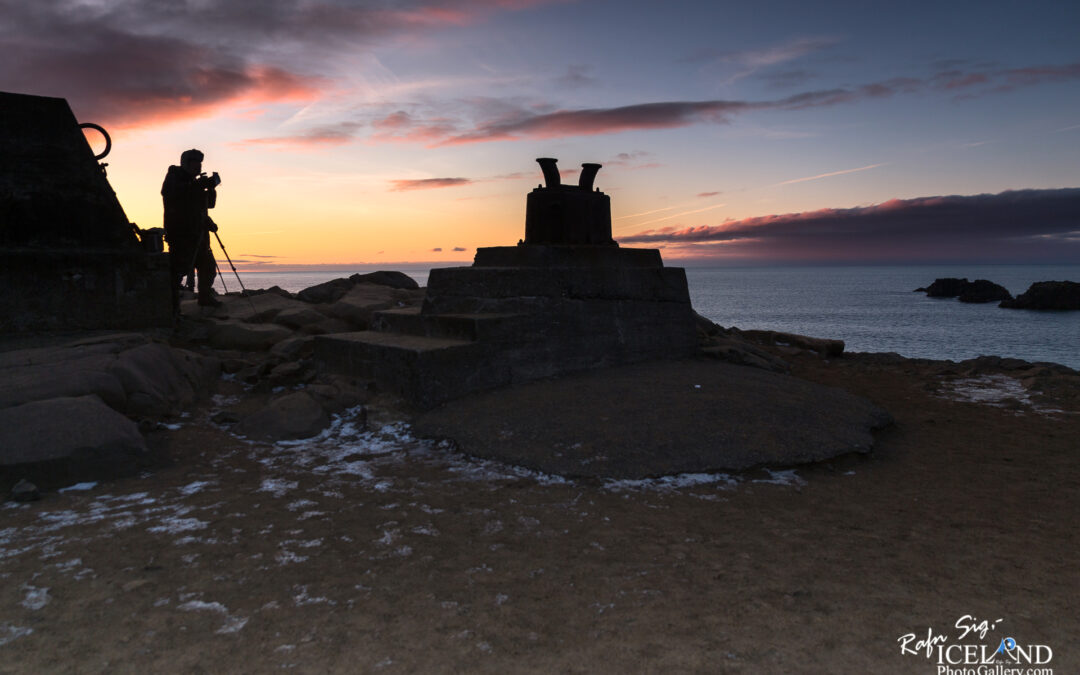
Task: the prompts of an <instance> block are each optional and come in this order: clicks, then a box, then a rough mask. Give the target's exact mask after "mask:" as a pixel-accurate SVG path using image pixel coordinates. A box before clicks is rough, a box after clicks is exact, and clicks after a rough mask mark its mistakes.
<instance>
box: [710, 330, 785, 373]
mask: <svg viewBox="0 0 1080 675" xmlns="http://www.w3.org/2000/svg"><path fill="white" fill-rule="evenodd" d="M701 353H702V354H704V355H705V356H708V357H710V358H714V359H719V360H721V361H727V362H728V363H734V364H737V365H740V366H751V367H753V368H761V369H763V370H769V371H772V372H774V373H786V372H788V371H790V370H791V366H790V364H788V362H787V361H784V360H783V359H781V358H779V357H777V356H773V355H772V354H770V353H768V352H767V351H765V350H763V349H758V348H757V347H755V346H754V345H752V344H750V343H749V342H747V341H746V340H742V339H738V338H735V337H729V336H723V335H720V336H716V337H713V338H710V339H709V340H708V341H707V342H706V344H705V345H703V346H702V348H701Z"/></svg>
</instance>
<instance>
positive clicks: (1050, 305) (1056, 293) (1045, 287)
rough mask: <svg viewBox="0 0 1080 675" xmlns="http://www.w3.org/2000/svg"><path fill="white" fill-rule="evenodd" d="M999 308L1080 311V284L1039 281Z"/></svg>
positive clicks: (1004, 302)
mask: <svg viewBox="0 0 1080 675" xmlns="http://www.w3.org/2000/svg"><path fill="white" fill-rule="evenodd" d="M998 306H999V307H1006V308H1008V309H1080V283H1077V282H1075V281H1038V282H1036V283H1034V284H1031V286H1030V287H1029V288H1028V289H1027V290H1026V291H1024V292H1023V293H1021V294H1020V295H1018V296H1016V299H1015V300H1014V299H1011V298H1007V299H1005V300H1003V301H1002V303H1001V304H1000V305H998Z"/></svg>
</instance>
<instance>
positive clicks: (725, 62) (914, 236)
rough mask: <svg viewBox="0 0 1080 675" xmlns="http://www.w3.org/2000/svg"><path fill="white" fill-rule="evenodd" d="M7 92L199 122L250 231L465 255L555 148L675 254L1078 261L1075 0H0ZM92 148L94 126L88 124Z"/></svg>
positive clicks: (507, 234) (514, 215)
mask: <svg viewBox="0 0 1080 675" xmlns="http://www.w3.org/2000/svg"><path fill="white" fill-rule="evenodd" d="M0 16H2V17H3V20H2V21H0V49H2V51H3V54H4V55H5V58H4V59H3V60H0V90H4V91H11V92H19V93H28V94H38V95H45V96H58V97H63V98H66V99H67V100H68V101H69V103H70V104H71V106H72V109H73V111H74V112H75V115H76V117H77V118H78V119H79V121H80V122H94V123H97V124H101V125H103V126H104V127H105V128H106V129H107V130H108V131H109V133H110V134H111V136H112V140H113V149H112V152H111V153H110V155H109V156H108V157H107V158H106V159H105V160H103V161H105V162H107V163H108V176H109V180H110V182H111V184H112V186H113V189H114V190H115V191H116V193H117V195H118V197H119V198H120V201H121V204H122V205H123V206H124V208H125V210H126V212H127V214H128V217H129V219H131V220H132V221H133V222H135V223H137V224H138V225H139V226H141V227H144V228H147V227H156V226H160V225H161V210H162V209H161V198H160V194H159V191H160V186H161V181H162V179H163V178H164V175H165V171H166V168H167V167H168V165H170V164H177V163H179V155H180V153H181V152H182V151H183V150H185V149H187V148H191V147H195V148H199V149H200V150H202V151H203V152H204V153H205V154H206V159H205V161H204V163H203V166H204V169H205V170H207V171H218V172H219V173H220V175H221V177H222V180H223V183H222V186H221V187H220V188H219V194H218V206H217V208H216V209H215V210H214V212H213V213H212V215H213V217H214V219H215V221H216V222H217V223H218V224H219V226H220V228H221V229H220V235H221V237H222V240H223V241H224V242H225V244H226V246H227V247H228V249H229V252H230V254H232V255H233V257H234V259H237V260H243V261H246V262H247V263H248V264H255V263H260V264H265V265H284V266H302V265H314V264H324V265H335V266H343V265H347V264H350V263H368V264H370V263H382V262H386V263H392V262H419V261H428V262H433V263H442V262H452V261H469V260H471V258H472V255H473V253H474V252H475V249H476V248H477V247H482V246H500V245H512V244H514V243H516V242H517V241H518V240H519V239H520V238H521V237H522V236H523V234H524V216H525V197H526V195H527V194H528V192H529V191H530V190H531V189H533V188H535V187H536V186H537V185H538V184H539V183H540V182H542V175H541V173H540V170H539V167H538V166H537V165H536V163H535V161H534V160H535V158H537V157H555V158H558V159H559V166H560V167H561V169H562V170H563V173H564V177H565V178H566V180H567V181H568V182H572V181H574V180H576V179H575V178H574V173H575V169H577V168H578V167H580V165H581V164H582V163H584V162H598V163H601V164H603V165H604V168H603V169H601V170H600V173H599V175H598V176H597V179H596V183H595V184H596V186H597V187H599V188H600V189H601V190H603V191H604V192H605V193H607V194H608V195H610V197H611V200H612V219H613V222H612V225H613V233H614V236H615V238H616V239H617V240H618V241H619V242H620V244H621V245H623V246H647V247H658V248H661V250H662V253H663V256H664V258H665V259H666V260H671V259H683V260H689V259H706V260H709V261H713V262H718V263H733V264H742V263H750V264H753V263H759V262H785V263H800V262H815V263H817V262H845V263H847V262H855V263H857V262H929V261H933V262H949V261H967V262H1023V263H1033V262H1035V263H1038V262H1046V263H1062V262H1065V263H1080V161H1078V158H1080V39H1077V27H1078V26H1080V3H1075V2H1063V1H1061V0H1056V1H1054V2H1039V1H1035V2H1026V3H1016V2H996V1H994V0H980V1H978V2H964V1H951V2H946V3H941V2H934V3H930V2H918V1H913V2H905V3H867V2H850V3H849V2H813V3H810V2H805V1H782V2H776V1H771V0H759V1H757V2H753V3H748V2H738V3H736V2H721V1H713V2H703V1H698V2H687V1H678V0H675V1H670V2H663V3H661V2H655V1H639V0H620V1H608V0H590V1H584V0H449V1H441V2H436V1H433V0H408V1H397V0H375V1H346V0H187V1H184V0H174V1H172V2H168V3H166V2H160V1H159V0H116V1H109V0H63V1H59V0H35V2H26V1H25V0H0ZM87 137H88V140H89V141H90V143H91V145H92V146H93V147H95V148H100V147H101V146H102V141H101V139H100V137H99V136H97V135H95V132H93V131H88V132H87Z"/></svg>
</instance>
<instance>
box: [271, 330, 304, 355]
mask: <svg viewBox="0 0 1080 675" xmlns="http://www.w3.org/2000/svg"><path fill="white" fill-rule="evenodd" d="M314 341H315V338H313V337H312V336H310V335H301V336H297V337H291V338H288V339H285V340H282V341H281V342H279V343H277V344H276V345H274V346H273V347H271V348H270V353H271V354H274V355H276V356H280V357H281V358H283V359H298V358H308V357H310V356H311V353H312V351H314V346H313V343H314Z"/></svg>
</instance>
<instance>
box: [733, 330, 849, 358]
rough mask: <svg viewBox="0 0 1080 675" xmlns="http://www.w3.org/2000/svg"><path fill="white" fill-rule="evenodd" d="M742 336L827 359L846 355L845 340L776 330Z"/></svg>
mask: <svg viewBox="0 0 1080 675" xmlns="http://www.w3.org/2000/svg"><path fill="white" fill-rule="evenodd" d="M741 335H743V336H744V337H746V338H748V339H750V340H753V341H754V342H759V343H761V344H766V345H779V346H781V347H794V348H796V349H803V350H806V351H811V352H817V353H818V354H820V355H821V356H824V357H826V358H836V357H838V356H840V355H841V354H843V353H844V341H843V340H829V339H826V338H814V337H807V336H805V335H796V334H795V333H781V332H778V331H774V330H744V331H741Z"/></svg>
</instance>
